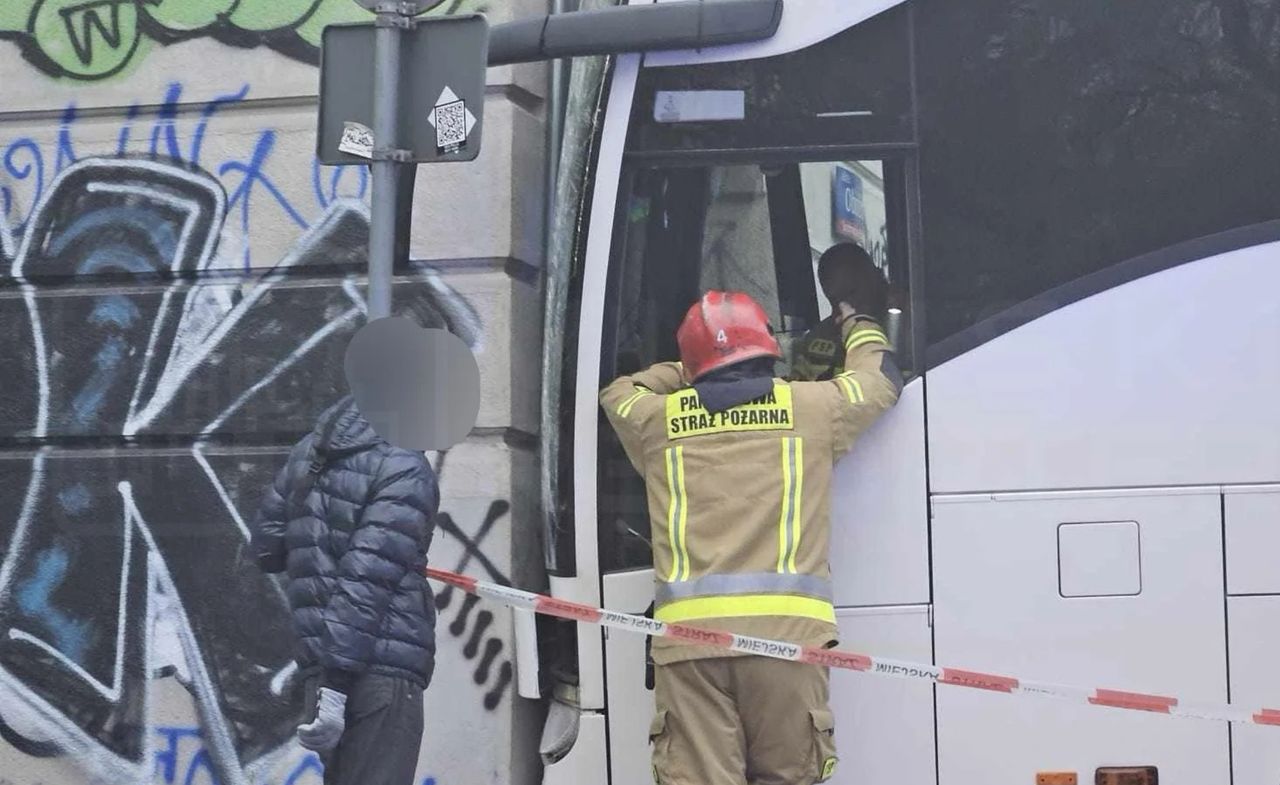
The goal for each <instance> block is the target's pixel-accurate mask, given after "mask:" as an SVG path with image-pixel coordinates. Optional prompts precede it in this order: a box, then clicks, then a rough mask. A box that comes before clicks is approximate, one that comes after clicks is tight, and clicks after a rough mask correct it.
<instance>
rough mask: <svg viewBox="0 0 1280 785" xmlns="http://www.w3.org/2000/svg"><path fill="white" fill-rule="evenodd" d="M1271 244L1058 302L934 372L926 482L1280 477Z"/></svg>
mask: <svg viewBox="0 0 1280 785" xmlns="http://www.w3.org/2000/svg"><path fill="white" fill-rule="evenodd" d="M1276 291H1280V243H1268V244H1265V245H1259V246H1254V247H1250V248H1245V249H1242V250H1237V251H1231V252H1228V253H1224V254H1220V255H1217V256H1213V257H1209V258H1206V259H1202V260H1200V261H1196V262H1191V263H1188V264H1184V265H1181V266H1178V267H1174V268H1171V269H1167V270H1164V271H1162V272H1158V273H1155V274H1153V275H1149V276H1147V277H1144V278H1139V279H1137V280H1135V281H1132V282H1130V283H1126V284H1123V285H1121V286H1117V287H1115V288H1113V289H1109V290H1107V291H1103V292H1101V293H1099V294H1096V295H1093V296H1092V297H1089V298H1087V299H1084V300H1081V301H1079V302H1076V303H1074V304H1072V305H1068V306H1066V307H1064V308H1061V309H1059V310H1056V311H1053V312H1051V313H1049V314H1048V315H1046V316H1043V317H1041V318H1039V319H1036V320H1035V321H1032V322H1030V323H1028V324H1026V325H1024V326H1022V327H1019V328H1017V329H1015V330H1013V331H1012V332H1009V333H1006V334H1005V335H1002V336H1000V337H998V338H995V339H994V340H992V341H990V342H989V343H986V344H984V345H982V346H980V347H978V348H976V349H974V350H972V351H970V352H968V353H966V354H963V355H961V356H960V357H957V358H956V359H954V360H952V361H950V362H947V363H944V364H943V365H941V366H939V367H938V368H936V369H934V370H932V371H930V372H929V455H930V479H931V481H932V490H933V492H935V493H938V492H942V493H967V492H982V491H1010V490H1049V489H1068V488H1117V487H1153V486H1173V485H1195V484H1206V483H1215V484H1227V483H1257V482H1274V481H1276V480H1277V479H1280V440H1277V439H1275V438H1274V434H1276V433H1280V407H1277V406H1276V405H1275V402H1276V401H1277V400H1280V361H1277V359H1276V357H1277V354H1276V351H1277V350H1276V347H1277V346H1280V298H1277V297H1276V296H1275V292H1276Z"/></svg>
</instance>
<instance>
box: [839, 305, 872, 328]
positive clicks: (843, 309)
mask: <svg viewBox="0 0 1280 785" xmlns="http://www.w3.org/2000/svg"><path fill="white" fill-rule="evenodd" d="M859 316H862V315H861V314H859V313H858V309H856V308H854V307H853V306H852V305H850V304H849V303H848V302H846V301H844V300H841V301H840V302H838V303H836V323H837V324H844V323H845V322H847V321H848V320H850V319H854V318H858V317H859ZM862 318H864V319H865V318H868V317H866V316H862Z"/></svg>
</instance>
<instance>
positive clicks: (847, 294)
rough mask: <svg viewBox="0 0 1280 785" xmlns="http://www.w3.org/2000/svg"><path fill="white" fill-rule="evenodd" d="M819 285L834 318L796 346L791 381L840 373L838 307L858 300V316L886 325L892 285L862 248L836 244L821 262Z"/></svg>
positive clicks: (820, 324)
mask: <svg viewBox="0 0 1280 785" xmlns="http://www.w3.org/2000/svg"><path fill="white" fill-rule="evenodd" d="M818 283H819V284H820V285H821V286H822V293H823V294H824V295H826V298H827V301H828V302H829V303H831V316H829V317H827V318H826V319H824V320H822V321H821V322H819V323H818V325H817V326H816V327H814V328H813V329H812V330H810V331H809V332H808V333H806V334H805V335H804V336H803V337H801V338H800V340H799V341H797V342H796V345H795V356H794V358H793V360H792V365H791V378H792V379H795V380H797V381H827V380H829V379H832V378H834V377H835V376H836V375H837V374H839V373H841V372H842V371H843V370H844V368H843V367H842V365H841V363H842V362H843V360H844V353H843V352H842V351H840V350H839V349H837V347H838V346H839V345H840V328H839V325H838V324H837V319H838V317H839V310H838V308H837V305H838V304H839V303H840V302H841V301H844V300H852V299H855V293H856V300H857V302H858V303H859V311H858V313H859V315H861V316H865V317H867V318H869V319H871V320H872V321H875V322H876V323H877V324H881V325H883V324H885V319H886V318H887V316H888V310H889V283H888V281H886V280H885V278H884V274H883V273H881V272H880V270H879V269H878V268H877V267H876V265H875V262H873V261H872V260H871V254H869V253H867V252H866V250H864V249H863V248H862V246H860V245H854V244H853V243H840V244H838V245H834V246H832V247H831V248H829V249H828V250H827V252H826V253H824V254H822V256H821V258H819V259H818Z"/></svg>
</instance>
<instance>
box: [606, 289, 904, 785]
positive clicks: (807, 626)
mask: <svg viewBox="0 0 1280 785" xmlns="http://www.w3.org/2000/svg"><path fill="white" fill-rule="evenodd" d="M833 291H834V289H833ZM867 296H873V295H867V294H865V292H864V291H862V290H857V289H853V288H849V289H846V290H844V294H843V297H842V299H841V300H840V301H839V302H837V303H836V311H835V318H834V320H833V323H834V325H835V327H836V329H837V331H838V332H837V333H836V335H837V336H838V339H839V340H840V341H841V345H843V346H844V347H845V352H844V354H843V356H842V357H841V361H840V362H841V366H842V368H843V370H841V371H840V372H839V373H837V374H835V375H834V376H833V377H832V378H831V379H830V380H829V381H825V382H786V381H783V380H781V379H777V378H775V376H774V368H775V364H776V362H777V361H778V360H779V359H781V356H782V353H781V350H780V348H779V346H778V342H777V341H776V340H775V338H774V336H773V332H772V330H771V329H770V327H769V324H768V319H767V317H766V315H765V312H764V309H763V308H761V307H760V305H759V303H757V302H756V301H755V300H753V299H752V298H751V297H750V296H749V295H746V294H741V293H726V292H718V291H712V292H708V293H707V294H705V295H703V297H702V298H701V300H700V301H699V302H697V303H695V304H694V305H693V307H692V308H690V309H689V311H688V314H687V315H686V317H685V319H684V322H683V324H682V325H681V326H680V328H679V331H678V333H677V344H678V346H679V351H680V358H681V360H680V362H665V363H659V364H657V365H654V366H651V367H650V368H648V369H646V370H644V371H641V372H639V373H636V374H633V375H628V376H622V377H621V378H619V379H617V380H616V381H614V382H613V383H611V384H610V385H609V386H608V387H606V388H605V389H604V390H603V391H602V392H601V394H600V401H601V405H602V406H603V407H604V410H605V413H606V415H607V417H608V418H609V421H610V423H611V424H612V426H613V428H614V430H615V431H616V432H617V434H618V437H619V440H620V441H621V442H622V446H623V448H624V450H625V452H626V454H627V458H628V459H629V461H630V462H631V464H632V465H633V466H634V467H635V468H636V470H637V471H638V472H639V473H640V474H641V475H642V476H643V477H644V480H645V484H646V486H647V490H648V507H649V510H648V513H649V517H650V521H651V528H652V538H651V542H652V546H653V564H654V576H655V584H656V586H655V589H656V593H655V599H656V602H655V610H654V617H655V618H656V619H657V620H659V621H662V622H667V623H672V624H687V625H689V626H692V627H699V628H702V629H706V630H714V631H717V632H721V633H732V634H737V635H746V636H753V637H756V638H766V639H770V640H774V641H785V642H787V643H786V644H784V645H790V646H796V645H801V646H811V647H815V648H819V649H821V648H830V647H833V646H835V645H836V634H837V629H836V624H835V609H834V607H833V606H832V593H831V575H830V568H829V566H828V559H829V545H828V538H829V536H830V524H831V522H830V496H831V475H832V470H833V467H834V464H835V462H836V461H837V460H838V459H839V458H840V457H841V456H842V455H843V454H845V453H846V452H848V451H849V450H850V449H851V448H852V447H853V444H854V441H855V440H856V439H857V438H858V436H859V434H861V433H862V432H863V431H865V430H866V429H867V428H869V427H870V426H871V424H872V423H873V422H875V421H876V420H877V419H878V418H879V417H880V416H881V415H882V414H883V413H884V412H885V411H887V410H888V409H889V408H890V407H892V406H893V405H894V404H895V403H896V402H897V400H898V396H899V394H900V393H901V390H902V377H901V374H899V372H898V370H897V365H896V363H895V360H894V357H893V354H892V352H891V350H890V348H889V341H888V338H887V337H886V335H885V333H884V331H883V329H882V328H881V327H880V325H879V324H878V323H877V322H876V321H875V320H873V319H871V318H870V317H869V316H868V315H867V314H869V313H870V312H871V311H872V310H873V308H872V306H874V305H876V304H877V303H878V302H879V301H878V300H876V301H868V300H866V299H864V298H865V297H867ZM754 651H760V650H759V649H756V650H754ZM652 656H653V660H654V663H655V699H656V704H657V707H656V708H657V712H656V714H655V716H654V719H653V723H652V725H651V727H650V734H649V735H650V741H651V742H652V743H653V745H654V748H653V768H654V774H655V778H656V780H657V782H658V783H659V785H797V784H798V783H814V782H826V781H827V780H828V779H830V778H831V776H832V774H833V772H834V770H835V767H836V752H835V749H836V748H835V739H834V733H835V730H834V723H833V719H832V714H831V710H830V707H829V706H828V696H829V693H830V673H829V671H828V670H827V669H826V668H825V667H821V666H818V665H813V664H806V663H802V662H793V661H789V660H783V659H777V658H767V657H764V656H758V655H753V653H752V651H739V650H728V649H726V648H725V647H723V646H719V647H717V646H714V645H712V646H706V645H701V644H700V643H695V642H693V641H691V640H689V639H671V638H666V637H663V638H657V639H655V640H654V641H653V652H652Z"/></svg>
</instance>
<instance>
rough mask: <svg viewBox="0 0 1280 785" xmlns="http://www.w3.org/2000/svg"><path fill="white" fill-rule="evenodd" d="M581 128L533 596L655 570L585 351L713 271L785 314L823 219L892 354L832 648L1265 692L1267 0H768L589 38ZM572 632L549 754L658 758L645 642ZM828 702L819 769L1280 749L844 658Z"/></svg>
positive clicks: (1275, 674)
mask: <svg viewBox="0 0 1280 785" xmlns="http://www.w3.org/2000/svg"><path fill="white" fill-rule="evenodd" d="M644 1H645V0H632V4H633V5H635V4H638V3H639V2H644ZM592 128H593V131H592V133H593V135H592V136H591V138H590V140H589V142H590V146H589V159H590V160H589V166H588V168H587V172H588V173H587V180H586V191H585V193H584V197H583V199H582V204H581V215H580V222H579V227H580V228H579V233H578V239H577V242H576V246H575V248H574V251H573V254H572V264H571V265H568V266H566V267H565V268H564V269H562V270H559V271H558V272H557V273H556V274H557V275H559V276H561V278H560V279H558V281H557V282H556V283H558V284H559V285H560V287H561V290H562V293H563V295H564V300H565V302H564V307H563V308H562V309H561V311H560V313H558V314H556V315H553V320H560V319H562V320H563V321H560V322H559V323H558V329H559V331H560V332H559V333H558V335H559V336H560V337H559V338H557V339H556V340H555V341H553V342H552V344H551V345H553V346H554V347H555V348H554V351H553V353H552V354H549V355H548V356H549V358H551V364H552V367H551V369H550V372H549V373H548V377H547V380H546V381H547V384H548V385H549V389H550V390H551V393H552V395H551V398H550V399H551V400H558V406H557V407H555V409H554V410H553V411H552V412H550V419H549V421H548V426H549V427H548V428H547V429H546V430H545V433H547V434H548V436H549V438H550V441H549V447H548V450H549V454H550V456H551V458H552V459H553V460H550V461H548V462H546V463H547V466H546V467H545V469H544V470H545V471H546V472H548V476H549V480H548V482H549V487H551V488H552V489H553V494H552V497H551V499H550V503H549V504H548V510H547V512H548V534H549V547H548V559H549V562H550V563H549V567H550V572H551V575H552V578H551V583H550V585H551V591H552V593H554V594H556V595H557V596H561V597H565V598H568V599H573V600H580V601H585V602H590V603H593V604H603V605H604V606H606V607H608V608H611V609H615V610H620V611H629V612H637V613H643V612H645V611H646V610H647V609H649V608H650V606H651V603H652V599H653V573H652V570H651V557H650V552H649V546H648V543H647V539H646V538H647V536H648V528H649V527H648V516H647V512H646V509H645V495H644V492H643V484H642V481H641V478H640V477H639V476H638V475H637V474H636V473H635V472H634V471H633V470H632V469H631V467H630V466H629V465H628V463H627V461H626V458H625V456H624V455H623V452H622V450H621V448H620V446H619V444H618V442H617V441H616V439H615V437H614V435H613V433H612V431H611V430H610V428H609V427H608V424H607V422H606V421H605V420H604V419H603V416H602V413H601V411H600V409H599V407H598V405H597V393H598V390H599V389H600V387H601V386H602V385H603V384H604V383H606V382H608V381H609V380H611V379H613V378H614V377H615V376H617V375H618V374H620V373H625V372H629V371H632V370H635V369H637V368H639V367H642V366H644V365H646V364H648V363H651V362H655V361H658V360H663V359H673V358H675V357H676V356H677V349H676V344H675V337H674V336H675V330H676V327H677V325H678V323H679V320H680V318H681V316H682V315H683V314H684V312H685V310H686V309H687V307H688V306H689V304H690V303H691V302H693V301H694V300H695V299H696V297H697V296H698V294H699V293H700V292H701V291H702V290H703V289H706V288H710V287H716V288H725V289H737V290H742V291H746V292H749V293H751V294H752V295H754V296H755V297H756V298H757V299H758V300H760V301H761V302H762V303H763V304H764V305H765V307H766V310H768V311H769V312H770V315H771V318H772V319H773V322H774V325H775V327H776V328H777V329H778V330H779V332H780V334H781V335H782V336H783V339H784V340H783V343H784V346H785V345H787V344H788V340H787V339H788V338H795V337H798V336H799V335H801V334H802V333H803V332H804V330H806V329H807V328H809V327H811V326H813V325H814V324H816V323H817V322H818V321H819V320H820V319H822V318H823V317H824V316H826V315H827V307H826V304H825V302H824V300H823V298H822V297H821V295H820V291H819V290H818V287H817V285H816V282H815V275H814V260H815V259H816V257H817V255H818V254H819V253H821V252H822V251H823V250H825V249H826V248H827V247H829V246H831V245H832V244H834V243H837V242H845V241H848V242H857V243H859V244H862V245H863V246H864V247H866V248H867V249H868V250H870V251H871V252H872V253H873V254H874V256H875V258H876V259H877V261H878V263H879V264H880V265H881V266H882V268H883V270H884V271H885V274H886V276H887V278H888V279H889V281H890V282H891V284H892V286H893V289H894V292H895V308H894V315H893V318H892V319H891V324H890V329H891V331H892V333H893V338H894V340H895V343H896V345H897V346H898V348H899V357H900V364H901V365H902V366H903V368H904V370H905V371H906V372H907V378H908V384H907V386H906V389H905V391H904V393H903V395H902V399H901V402H900V403H899V405H898V406H897V408H896V409H895V410H893V411H892V412H891V413H890V414H889V415H888V416H887V417H886V418H885V419H884V420H883V421H882V422H880V423H879V424H878V425H877V426H876V427H875V429H874V430H873V431H872V432H871V433H869V434H868V435H867V436H866V437H865V438H864V439H863V440H862V442H861V443H860V444H859V445H858V446H857V447H856V448H855V450H854V452H853V453H852V454H851V455H850V456H849V457H848V458H846V459H845V460H844V461H843V462H842V463H841V464H840V465H839V467H838V475H837V484H836V489H835V491H834V493H835V496H834V499H833V513H832V514H833V521H832V527H833V538H832V539H833V551H832V561H831V567H832V572H833V574H834V580H835V597H836V605H837V608H838V610H837V615H838V618H839V623H840V628H841V631H842V640H841V648H842V649H849V650H854V651H862V652H867V653H871V654H878V655H884V656H888V657H894V658H898V659H903V660H913V661H919V662H932V663H936V664H938V665H947V666H952V667H957V668H966V669H972V670H976V671H984V672H990V673H1003V674H1010V675H1014V676H1021V677H1025V678H1028V679H1038V680H1045V681H1051V682H1058V683H1064V684H1077V685H1082V686H1086V687H1093V686H1096V687H1106V688H1114V689H1118V690H1133V691H1140V692H1149V693H1156V694H1163V695H1177V696H1180V697H1181V698H1183V699H1185V700H1197V701H1217V702H1226V701H1233V702H1243V703H1248V704H1253V705H1280V670H1278V669H1277V667H1276V652H1277V651H1280V2H1276V1H1275V0H1271V1H1268V0H1125V1H1124V2H1115V1H1114V0H908V2H895V1H894V0H787V4H786V9H785V12H784V16H783V19H782V23H781V27H780V29H779V31H778V34H777V35H776V36H775V37H774V38H773V39H771V40H768V41H765V42H761V43H757V44H750V45H741V46H734V47H725V48H720V49H708V50H705V51H702V52H682V53H663V54H659V55H648V56H623V57H619V58H617V59H616V60H614V61H612V62H611V63H610V64H609V67H608V69H607V71H606V76H605V79H604V88H603V91H602V93H601V98H600V101H599V106H598V112H597V115H596V121H595V122H594V124H593V126H592ZM553 326H555V325H553ZM553 332H555V331H554V330H553ZM561 338H562V345H561ZM743 490H744V492H749V489H743ZM689 529H690V537H691V538H692V537H696V536H697V535H696V531H697V522H696V521H690V525H689ZM576 635H577V637H576V640H575V642H574V643H573V644H572V645H571V646H570V647H569V649H570V652H569V656H568V657H567V658H563V661H561V662H560V663H559V664H558V667H559V668H560V669H561V670H569V671H572V672H574V673H576V676H577V681H578V687H579V689H578V699H579V703H580V709H581V711H580V718H579V719H580V722H579V724H578V728H577V737H576V742H575V743H574V745H573V748H572V750H571V751H570V752H569V754H568V755H567V756H565V757H564V758H563V759H562V760H560V761H559V762H557V763H554V764H552V765H550V766H548V767H547V771H546V782H548V783H559V782H574V783H593V784H597V785H602V784H603V783H606V782H607V783H611V785H645V783H649V782H651V780H652V773H651V768H650V765H649V761H648V756H649V747H648V738H647V733H648V727H649V720H650V713H651V708H652V700H653V699H652V692H651V691H650V689H649V687H648V686H647V684H646V667H645V642H644V639H643V638H641V637H639V636H635V635H629V634H622V633H613V634H605V633H603V632H602V631H601V630H599V629H598V628H595V627H587V626H581V627H579V629H578V630H577V633H576ZM547 665H548V663H547V662H546V660H544V663H543V666H544V670H545V669H546V668H547ZM832 706H833V710H834V712H835V715H836V737H837V741H838V744H839V749H840V758H841V761H840V767H839V770H838V772H837V774H836V777H835V779H834V780H833V781H834V782H835V783H840V784H848V785H853V784H854V783H889V782H893V783H905V784H908V785H916V784H917V783H936V785H1030V784H1031V783H1035V782H1036V781H1037V779H1036V778H1037V776H1038V775H1040V774H1042V773H1046V772H1075V773H1076V774H1077V775H1078V777H1079V781H1080V782H1092V781H1093V779H1094V776H1095V772H1096V771H1097V770H1098V769H1100V768H1104V769H1105V768H1108V767H1148V766H1149V767H1155V768H1156V769H1157V770H1158V774H1159V777H1160V780H1161V781H1162V782H1165V783H1168V784H1169V785H1179V784H1180V783H1181V784H1183V785H1228V783H1234V784H1235V785H1262V784H1263V783H1271V784H1274V783H1276V782H1280V729H1277V728H1264V727H1257V726H1237V727H1228V726H1227V725H1225V724H1220V723H1212V722H1200V721H1189V720H1180V719H1171V718H1168V717H1163V716H1155V715H1150V714H1142V713H1137V712H1126V711H1119V710H1115V709H1110V708H1103V707H1095V706H1088V705H1080V706H1077V705H1073V704H1070V703H1064V702H1059V701H1051V700H1041V699H1036V698H1029V697H1017V696H1007V695H1000V694H994V693H986V692H979V691H974V690H963V689H957V688H953V687H948V686H937V687H935V686H933V685H930V684H927V683H916V682H906V681H895V680H887V679H881V678H877V677H874V676H868V675H861V674H853V673H844V672H838V673H835V674H833V696H832ZM1052 781H1057V782H1065V781H1068V780H1067V779H1060V780H1052ZM1152 781H1153V782H1154V780H1152Z"/></svg>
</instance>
